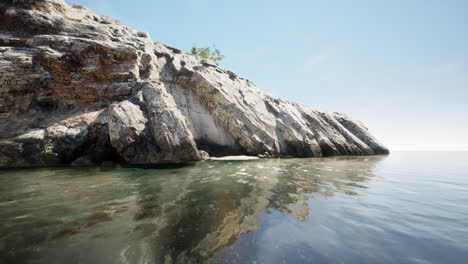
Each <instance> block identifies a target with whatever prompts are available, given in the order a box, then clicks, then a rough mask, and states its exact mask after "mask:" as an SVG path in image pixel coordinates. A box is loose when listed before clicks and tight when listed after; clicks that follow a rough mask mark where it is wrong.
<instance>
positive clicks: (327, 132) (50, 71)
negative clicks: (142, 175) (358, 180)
mask: <svg viewBox="0 0 468 264" xmlns="http://www.w3.org/2000/svg"><path fill="white" fill-rule="evenodd" d="M206 153H208V154H209V155H211V156H222V155H238V154H239V155H240V154H242V155H262V156H273V157H275V156H296V157H312V156H333V155H373V154H386V153H388V150H387V148H385V146H383V145H382V144H381V143H380V142H379V141H378V140H377V139H375V138H374V137H373V136H372V135H371V134H370V133H369V132H368V130H367V128H366V127H365V126H363V125H362V124H361V123H360V122H358V121H355V120H352V119H350V118H349V117H347V116H345V115H343V114H339V113H324V112H320V111H317V110H313V109H311V108H309V107H306V106H303V105H299V104H295V103H292V102H288V101H285V100H281V99H276V98H273V97H271V96H269V95H267V94H265V93H263V92H261V91H260V90H258V89H257V88H256V87H255V85H254V84H253V83H252V82H250V81H249V80H246V79H243V78H241V77H239V76H237V75H236V74H235V73H233V72H231V71H228V70H225V69H223V68H221V67H219V66H218V65H217V64H216V63H214V62H212V61H207V60H202V59H199V58H197V57H195V56H193V55H191V54H187V53H185V52H183V51H181V50H178V49H175V48H171V47H168V46H166V45H164V44H161V43H158V42H153V41H152V40H151V39H150V38H149V36H148V34H147V33H145V32H138V31H136V30H134V29H132V28H129V27H126V26H124V25H122V24H120V23H118V22H116V21H112V20H110V19H109V18H107V17H103V16H99V15H96V14H95V13H93V12H92V11H90V10H88V9H86V8H84V7H82V6H79V5H70V4H68V3H66V2H64V1H63V0H35V1H31V0H8V1H2V2H1V3H0V166H1V167H8V166H13V167H16V166H52V165H66V164H71V163H74V164H93V163H99V162H102V161H106V160H112V161H119V162H125V163H131V164H156V163H161V162H188V161H197V160H201V159H205V158H206Z"/></svg>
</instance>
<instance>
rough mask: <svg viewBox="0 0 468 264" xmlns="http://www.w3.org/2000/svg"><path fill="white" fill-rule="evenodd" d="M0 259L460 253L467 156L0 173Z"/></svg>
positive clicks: (458, 259) (197, 259)
mask: <svg viewBox="0 0 468 264" xmlns="http://www.w3.org/2000/svg"><path fill="white" fill-rule="evenodd" d="M0 220H1V225H0V263H47V264H50V263H211V262H214V263H268V264H270V263H468V153H466V152H395V153H392V154H391V155H390V156H387V157H385V156H375V157H341V158H323V159H322V158H314V159H271V160H257V161H231V162H229V161H210V162H201V163H197V164H195V165H191V166H185V167H180V168H164V169H141V168H87V169H71V168H65V169H34V170H1V171H0Z"/></svg>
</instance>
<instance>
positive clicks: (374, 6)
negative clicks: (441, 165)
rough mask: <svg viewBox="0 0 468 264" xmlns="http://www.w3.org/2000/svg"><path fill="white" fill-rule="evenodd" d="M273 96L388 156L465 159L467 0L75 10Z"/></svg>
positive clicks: (106, 0) (92, 2)
mask: <svg viewBox="0 0 468 264" xmlns="http://www.w3.org/2000/svg"><path fill="white" fill-rule="evenodd" d="M69 2H72V3H80V4H83V5H85V6H87V7H88V8H90V9H92V10H94V11H95V12H96V13H99V14H103V15H107V16H109V17H111V18H115V19H118V20H120V21H121V22H122V23H124V24H126V25H129V26H132V27H134V28H137V29H138V30H140V31H147V32H149V33H150V35H151V38H152V39H153V40H155V41H159V42H163V43H165V44H168V45H170V46H174V47H177V48H180V49H183V50H186V51H189V50H190V48H191V46H192V45H193V44H198V45H201V46H203V45H212V44H216V46H217V47H218V48H220V49H221V51H222V52H223V53H224V55H225V56H226V59H225V60H224V61H222V62H221V63H220V64H221V66H222V67H225V68H228V69H231V70H233V71H235V72H237V73H238V74H239V75H241V76H243V77H246V78H248V79H250V80H251V81H253V82H254V83H256V84H257V86H258V87H259V88H260V89H262V90H263V91H265V92H267V93H270V94H272V95H273V96H276V97H281V98H284V99H288V100H292V101H295V102H299V103H302V104H306V105H309V106H311V107H313V108H315V109H318V110H324V111H338V112H343V113H345V114H348V115H350V116H351V117H352V118H354V119H358V120H361V121H363V122H364V124H365V125H366V126H367V127H368V128H369V129H370V131H371V132H372V133H373V134H374V135H375V136H377V137H378V138H379V140H381V141H382V142H383V143H384V144H385V145H387V146H388V147H389V148H390V149H391V150H468V1H465V0H444V1H442V0H438V1H436V0H412V1H408V0H388V1H384V0H360V1H347V0H341V1H338V0H327V1H324V0H322V1H311V0H291V1H276V0H268V1H267V0H256V1H252V0H237V1H215V0H170V1H167V0H166V1H162V0H133V1H128V0H73V1H69Z"/></svg>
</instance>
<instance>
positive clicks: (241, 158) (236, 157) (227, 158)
mask: <svg viewBox="0 0 468 264" xmlns="http://www.w3.org/2000/svg"><path fill="white" fill-rule="evenodd" d="M256 159H259V158H258V157H255V156H244V155H241V156H225V157H218V158H217V157H212V158H210V160H256Z"/></svg>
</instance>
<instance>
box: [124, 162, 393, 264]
mask: <svg viewBox="0 0 468 264" xmlns="http://www.w3.org/2000/svg"><path fill="white" fill-rule="evenodd" d="M383 158H384V157H383V156H372V157H339V158H324V159H318V158H315V159H274V160H259V161H251V162H206V163H202V164H199V165H197V166H195V167H191V168H184V169H181V170H178V171H173V173H170V174H173V175H166V176H164V177H163V178H161V177H158V178H159V179H158V180H157V182H158V183H156V182H155V179H154V178H152V177H144V179H145V181H140V182H139V189H140V195H141V199H140V200H139V202H138V205H139V206H140V208H141V209H140V210H139V211H138V213H137V214H136V216H135V220H136V221H137V222H138V225H137V228H136V229H137V230H139V231H140V232H141V234H144V238H143V239H142V240H140V243H137V244H135V245H134V248H133V250H128V252H135V251H138V252H140V253H139V254H138V255H139V256H140V257H141V256H144V258H145V259H144V260H145V261H148V262H149V263H153V262H154V263H194V262H195V263H198V262H203V261H204V260H209V259H211V257H212V256H214V255H215V254H216V253H217V252H218V251H220V250H221V249H223V248H225V247H228V246H230V245H232V244H234V243H235V242H236V241H237V239H238V238H239V236H240V235H241V234H244V233H248V232H251V231H255V230H257V229H258V228H259V227H260V225H261V222H262V219H261V215H262V214H263V213H269V212H270V211H271V210H276V211H279V212H281V213H283V214H285V215H292V216H294V217H295V218H297V219H298V220H299V221H305V220H306V219H307V217H308V215H309V207H308V204H307V203H308V201H309V200H310V199H311V198H313V196H315V195H318V196H325V197H330V196H333V195H334V194H335V193H343V194H346V195H359V190H360V189H363V188H367V187H366V184H365V183H366V182H367V181H368V180H370V179H371V178H372V177H373V176H374V175H373V169H374V168H375V166H376V164H377V163H378V162H379V161H381V160H382V159H383ZM139 260H140V261H141V260H142V259H141V258H140V259H139Z"/></svg>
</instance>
